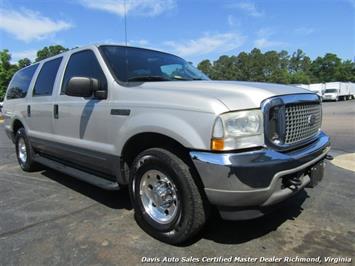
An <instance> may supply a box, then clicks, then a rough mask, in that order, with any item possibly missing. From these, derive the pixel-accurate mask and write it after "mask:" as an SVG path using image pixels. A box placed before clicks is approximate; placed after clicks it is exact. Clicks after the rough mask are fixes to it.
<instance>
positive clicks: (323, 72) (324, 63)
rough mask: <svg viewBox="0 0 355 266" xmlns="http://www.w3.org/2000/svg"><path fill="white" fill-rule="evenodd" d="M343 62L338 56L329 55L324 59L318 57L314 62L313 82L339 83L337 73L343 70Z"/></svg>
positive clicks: (312, 67) (312, 68)
mask: <svg viewBox="0 0 355 266" xmlns="http://www.w3.org/2000/svg"><path fill="white" fill-rule="evenodd" d="M341 64H342V62H341V60H340V58H339V57H338V56H337V55H336V54H331V53H327V54H326V55H325V56H324V57H317V58H316V60H314V61H313V62H312V66H311V71H312V74H313V76H314V78H313V80H312V81H313V82H314V81H316V82H330V81H338V80H337V77H336V75H337V73H338V72H339V70H340V68H341Z"/></svg>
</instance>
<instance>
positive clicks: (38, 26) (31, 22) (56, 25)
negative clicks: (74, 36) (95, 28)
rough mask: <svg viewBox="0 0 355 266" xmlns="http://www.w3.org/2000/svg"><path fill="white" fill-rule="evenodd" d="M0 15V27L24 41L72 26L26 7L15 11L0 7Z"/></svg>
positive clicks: (37, 38)
mask: <svg viewBox="0 0 355 266" xmlns="http://www.w3.org/2000/svg"><path fill="white" fill-rule="evenodd" d="M0 17H1V23H0V29H2V30H4V31H6V32H8V33H10V34H12V35H14V36H15V38H17V39H19V40H21V41H25V42H30V41H32V40H39V39H44V38H47V37H48V36H51V35H52V34H54V33H56V32H58V31H62V30H66V29H69V28H71V27H72V25H71V24H70V23H68V22H66V21H63V20H57V21H54V20H51V19H50V18H48V17H44V16H42V15H40V14H39V13H38V12H35V11H32V10H28V9H19V11H15V10H6V9H2V8H1V9H0Z"/></svg>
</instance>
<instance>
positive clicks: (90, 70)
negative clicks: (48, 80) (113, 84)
mask: <svg viewBox="0 0 355 266" xmlns="http://www.w3.org/2000/svg"><path fill="white" fill-rule="evenodd" d="M72 77H87V78H95V79H97V80H98V81H99V82H100V87H101V88H106V84H107V81H106V77H105V74H104V73H103V71H102V69H101V66H100V64H99V62H98V61H97V59H96V56H95V54H94V52H93V51H91V50H84V51H81V52H77V53H74V54H72V55H71V56H70V59H69V62H68V65H67V67H66V70H65V74H64V79H63V85H62V94H64V93H65V88H66V87H67V85H68V82H69V80H70V79H71V78H72Z"/></svg>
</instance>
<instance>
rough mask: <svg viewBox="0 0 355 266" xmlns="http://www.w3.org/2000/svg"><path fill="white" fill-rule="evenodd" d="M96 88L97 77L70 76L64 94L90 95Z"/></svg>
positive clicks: (97, 83) (97, 84) (75, 95)
mask: <svg viewBox="0 0 355 266" xmlns="http://www.w3.org/2000/svg"><path fill="white" fill-rule="evenodd" d="M98 89H99V81H98V80H97V79H94V78H87V77H72V78H71V79H70V80H69V82H68V85H67V87H66V88H65V94H66V95H69V96H74V97H91V96H92V94H93V92H94V91H95V90H98Z"/></svg>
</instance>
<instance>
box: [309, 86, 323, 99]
mask: <svg viewBox="0 0 355 266" xmlns="http://www.w3.org/2000/svg"><path fill="white" fill-rule="evenodd" d="M309 90H310V91H312V92H314V93H317V94H318V95H319V96H320V97H323V94H324V91H325V84H324V83H313V84H309Z"/></svg>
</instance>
